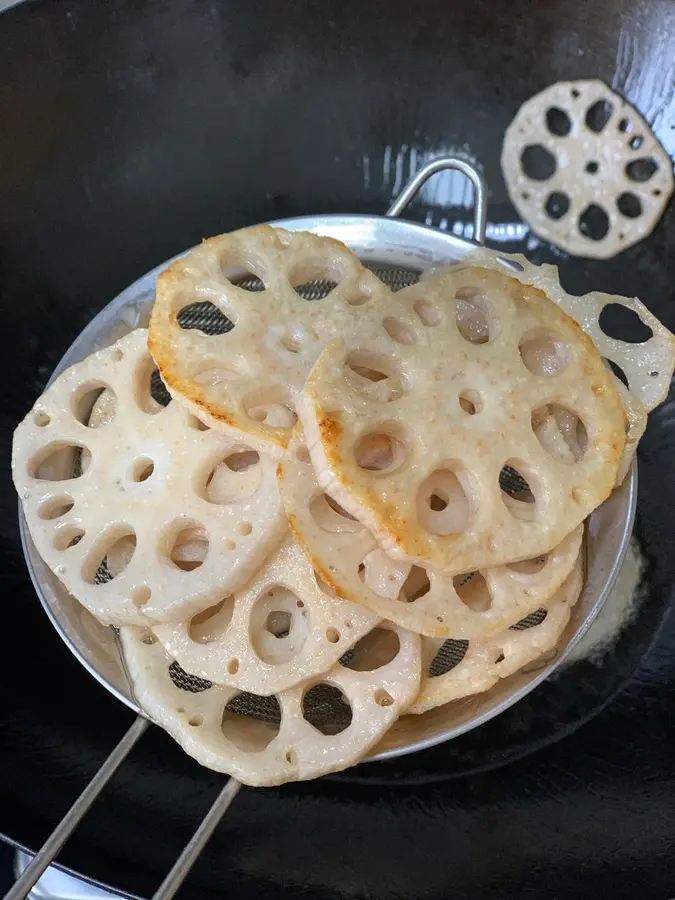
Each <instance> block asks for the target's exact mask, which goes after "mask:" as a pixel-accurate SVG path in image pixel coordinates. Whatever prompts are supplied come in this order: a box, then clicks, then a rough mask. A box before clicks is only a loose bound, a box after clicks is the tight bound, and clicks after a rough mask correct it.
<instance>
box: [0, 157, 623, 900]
mask: <svg viewBox="0 0 675 900" xmlns="http://www.w3.org/2000/svg"><path fill="white" fill-rule="evenodd" d="M445 169H455V170H458V171H460V172H462V173H463V174H464V175H466V176H467V177H468V178H469V179H470V181H471V183H472V185H473V193H474V211H473V220H474V221H473V228H474V231H473V233H474V235H475V238H476V241H478V242H482V241H483V240H484V237H485V223H486V206H485V204H486V197H487V188H486V185H485V181H484V179H483V176H482V175H481V174H480V172H479V171H478V170H477V169H476V168H475V167H474V166H473V165H471V164H470V163H468V162H466V161H465V160H462V159H458V158H455V157H444V158H441V159H437V160H434V161H432V162H431V163H429V164H428V165H427V166H425V167H424V168H423V169H421V170H420V171H419V172H418V173H417V175H416V176H415V177H414V178H413V179H412V180H411V181H410V182H409V184H408V185H406V187H405V188H404V189H403V191H402V192H401V194H400V196H399V197H398V198H397V200H396V202H395V203H394V204H393V205H392V207H391V208H390V209H389V211H388V212H387V214H386V216H382V217H378V216H359V215H329V216H306V217H299V218H295V219H286V220H282V221H279V222H273V223H270V224H273V225H278V226H282V227H284V228H287V229H289V230H296V231H312V232H315V233H318V234H322V235H328V236H330V237H333V238H336V239H338V240H341V241H343V242H344V243H345V244H347V245H348V246H349V247H350V248H351V249H352V250H353V251H354V252H355V253H356V255H357V256H358V257H359V258H360V259H361V260H362V262H363V263H364V264H365V265H367V266H369V267H370V268H371V269H373V271H375V272H376V274H377V275H378V276H379V277H380V278H381V279H382V280H383V281H385V282H386V283H387V284H389V285H391V286H392V287H394V289H399V288H402V287H405V286H406V285H408V284H412V283H414V282H415V281H416V280H417V279H418V278H419V275H420V274H421V273H422V272H423V271H424V270H425V269H428V268H431V267H433V266H439V265H447V264H449V263H453V262H457V261H459V260H461V259H463V258H464V257H465V256H466V255H467V253H469V252H470V251H471V250H472V249H473V248H474V247H475V246H476V244H475V243H472V242H470V241H467V240H464V239H462V238H459V237H457V236H455V235H453V234H448V233H447V232H443V231H439V230H437V229H434V228H429V227H427V226H424V225H418V224H416V223H414V222H408V221H403V220H400V219H398V216H399V215H400V214H401V213H402V212H403V211H404V209H405V208H406V207H407V206H408V204H409V203H410V201H411V200H412V198H413V197H414V196H415V194H416V193H417V191H418V190H419V188H420V187H421V185H422V184H423V183H424V182H425V181H426V180H427V179H428V178H429V177H430V176H432V175H434V174H435V173H437V172H440V171H442V170H445ZM168 262H170V261H167V262H165V263H162V264H161V265H160V266H158V267H157V268H156V269H154V270H153V271H151V272H149V273H147V274H146V275H144V276H143V277H142V278H140V279H139V280H138V281H137V282H136V283H135V284H133V285H132V286H131V287H129V288H127V290H125V291H124V292H123V293H122V294H120V296H119V297H117V298H116V299H115V300H113V301H112V303H110V304H109V305H108V306H107V307H105V309H103V310H102V311H101V312H100V313H99V314H98V315H97V316H96V318H95V319H94V320H93V321H92V322H91V323H90V324H89V325H88V326H87V327H86V328H85V329H84V331H83V332H82V333H81V334H80V335H79V336H78V338H77V339H76V340H75V341H74V343H73V344H72V346H71V347H70V349H69V350H68V352H67V353H66V355H65V356H64V357H63V359H62V360H61V362H60V364H59V366H58V367H57V369H56V371H55V372H54V374H53V376H52V380H53V379H54V378H55V377H56V376H57V375H58V374H60V372H62V371H63V370H64V369H66V368H67V367H69V366H71V365H73V364H74V363H76V362H79V361H80V360H82V359H84V358H85V357H86V356H88V355H89V354H90V353H92V352H94V351H95V350H98V349H100V348H102V347H105V346H108V345H110V344H111V343H113V342H114V341H115V340H117V339H118V338H120V337H122V336H123V335H124V334H126V333H127V332H128V331H130V330H132V329H134V328H139V327H143V326H145V325H147V322H148V319H149V315H150V310H151V307H152V303H153V300H154V290H155V282H156V279H157V276H158V274H159V273H160V272H161V271H162V270H163V269H164V268H165V267H166V265H168ZM503 265H504V268H505V270H506V271H513V269H512V266H511V264H510V263H508V261H506V260H504V261H503ZM243 286H245V287H247V288H248V289H249V290H253V291H254V290H256V289H259V284H258V283H256V281H255V280H253V279H249V280H248V281H246V282H243ZM330 287H331V285H330V284H329V283H327V282H312V283H309V284H307V285H303V287H302V291H303V294H304V296H305V297H307V299H316V298H319V297H321V296H323V295H325V293H327V291H328V289H329V288H330ZM181 317H183V318H184V321H183V323H182V324H184V325H185V326H187V327H192V328H200V329H202V330H205V331H207V332H208V333H216V332H217V331H221V330H228V329H229V327H231V323H230V322H229V321H228V320H227V319H226V317H225V316H223V315H222V313H220V312H219V311H217V310H215V308H213V307H211V306H210V304H203V303H200V304H193V306H192V307H189V308H188V309H185V310H183V312H182V313H181ZM152 387H153V392H154V394H155V397H156V399H158V400H159V401H160V402H168V401H169V399H170V398H169V396H168V393H167V392H166V389H165V388H164V386H163V384H162V382H161V379H160V378H159V376H158V375H156V376H155V377H154V379H153V382H152ZM500 480H501V483H502V487H503V489H504V490H505V491H507V492H509V493H515V494H519V495H521V496H522V495H523V493H527V492H529V487H528V485H527V484H526V483H525V482H523V481H522V479H520V478H518V477H517V476H516V473H515V472H513V471H512V470H508V469H504V470H503V472H502V475H501V479H500ZM636 487H637V485H636V478H635V471H634V470H633V472H632V473H631V475H630V476H629V477H628V478H627V479H626V481H625V482H624V484H623V485H622V486H621V488H619V489H618V490H616V491H615V492H614V493H613V494H612V496H611V497H610V498H609V499H608V500H607V501H606V502H605V503H604V504H603V505H602V506H601V507H600V508H599V509H597V510H596V511H595V512H594V513H593V515H592V516H591V517H590V520H589V523H588V528H587V547H586V550H587V573H586V583H585V587H584V591H583V594H582V596H581V599H580V600H579V602H578V603H577V605H576V607H575V609H574V611H573V615H572V620H571V621H570V624H569V626H568V629H567V630H566V632H565V634H564V635H563V637H562V639H561V641H560V644H559V646H558V649H557V653H556V655H555V657H554V658H552V659H547V660H546V662H544V663H542V664H541V665H539V666H538V667H531V668H528V671H527V672H522V671H521V672H519V673H517V674H516V675H513V676H512V677H511V678H508V679H504V680H503V681H502V682H500V683H498V684H497V685H495V687H493V688H492V689H491V690H489V691H486V692H485V693H484V694H481V695H478V696H476V697H474V698H472V700H471V703H469V704H467V703H459V704H452V703H451V704H447V705H446V706H443V707H438V708H437V709H434V710H431V711H429V712H428V713H426V714H425V715H422V716H403V717H402V718H401V719H399V721H398V722H397V723H396V725H395V726H394V727H393V728H392V729H391V730H390V731H389V733H388V734H387V735H386V736H385V738H384V739H383V741H382V743H381V744H380V745H379V746H378V747H377V748H376V750H375V753H374V754H373V755H372V756H371V757H369V759H370V760H379V759H387V758H391V757H393V756H399V755H403V754H406V753H412V752H414V751H416V750H420V749H423V748H425V747H430V746H433V745H434V744H438V743H440V742H442V741H446V740H448V739H450V738H452V737H455V736H457V735H459V734H462V733H463V732H465V731H468V730H469V729H472V728H475V727H476V726H477V725H480V724H481V723H483V722H485V721H487V720H488V719H490V718H492V717H493V716H495V715H497V714H498V713H499V712H501V711H502V710H504V709H506V708H507V707H508V706H511V705H512V704H513V703H515V702H517V701H518V700H519V699H521V698H522V697H524V696H525V694H527V693H528V692H529V691H531V690H532V689H533V688H534V687H536V685H537V684H539V683H540V682H541V681H542V680H543V679H544V678H546V677H547V676H548V675H549V674H550V673H551V672H552V671H553V669H554V668H555V667H556V666H557V665H558V664H559V663H560V662H561V660H562V659H563V658H564V656H565V655H566V653H567V652H568V651H569V650H570V649H571V648H572V646H573V645H574V644H576V643H577V642H578V641H579V640H580V638H581V637H582V636H583V635H584V633H585V632H586V630H587V629H588V627H589V626H590V624H591V622H592V620H593V619H594V617H595V616H596V614H597V613H598V611H599V610H600V608H601V607H602V605H603V603H604V601H605V599H606V598H607V596H608V594H609V592H610V590H611V587H612V585H613V583H614V580H615V578H616V575H617V574H618V571H619V569H620V567H621V563H622V561H623V557H624V555H625V552H626V549H627V545H628V539H629V537H630V533H631V530H632V524H633V518H634V515H635V498H636ZM20 527H21V536H22V541H23V547H24V553H25V556H26V561H27V564H28V568H29V571H30V574H31V578H32V580H33V584H34V586H35V589H36V591H37V594H38V596H39V598H40V600H41V602H42V604H43V606H44V608H45V611H46V612H47V614H48V615H49V617H50V619H51V620H52V623H53V624H54V626H55V628H56V630H57V631H58V632H59V634H60V635H61V637H62V638H63V640H64V641H65V642H66V644H67V645H68V647H69V648H70V649H71V650H72V652H73V653H74V654H75V655H76V656H77V657H78V659H79V660H80V662H81V663H82V664H83V665H84V666H85V667H86V668H87V669H88V671H89V672H90V673H91V674H92V675H93V676H94V677H95V678H97V679H98V680H99V681H100V682H101V683H102V684H103V685H104V686H105V687H106V688H107V689H108V690H109V691H110V692H111V693H113V694H114V695H115V696H116V697H117V698H118V699H119V700H121V701H122V702H123V703H125V704H126V705H127V706H129V707H130V708H131V709H133V710H134V711H135V712H136V713H137V714H138V715H137V718H136V720H135V722H134V724H133V725H132V726H131V728H130V729H129V731H128V732H127V733H126V734H125V735H124V737H123V738H122V739H121V741H120V742H119V744H118V745H117V747H116V748H115V749H114V750H113V752H112V753H111V755H110V756H109V758H108V759H107V760H106V762H105V763H104V764H103V766H102V767H101V769H100V770H99V771H98V773H97V774H96V775H95V776H94V778H93V779H92V781H91V783H90V784H89V785H88V786H87V788H86V789H85V791H84V792H83V794H82V795H81V796H80V797H79V798H78V800H77V801H76V802H75V804H74V805H73V807H72V808H71V809H70V811H69V812H68V813H67V814H66V816H65V818H64V819H63V820H62V821H61V823H60V824H59V825H58V826H57V827H56V829H55V830H54V832H53V833H52V835H51V836H50V837H49V839H48V840H47V842H46V843H45V845H44V846H43V847H42V849H41V850H40V852H39V853H38V854H37V856H36V857H35V858H34V860H33V862H32V863H31V865H29V866H28V868H26V869H25V870H24V872H23V873H22V875H21V876H20V878H19V880H18V881H17V882H16V884H15V885H14V887H13V888H12V889H11V890H10V891H9V893H8V894H7V895H6V900H20V898H23V897H25V896H26V894H27V893H28V892H29V891H30V889H31V888H32V887H33V885H34V884H35V883H36V881H37V880H38V878H39V877H40V875H41V874H42V872H43V871H44V870H45V868H46V867H47V866H48V865H49V863H50V862H51V861H52V860H53V859H54V857H55V856H56V855H57V853H58V852H59V850H60V849H61V847H62V846H63V844H64V843H65V841H66V840H67V838H68V836H69V835H70V834H71V832H72V831H73V830H74V828H75V827H76V826H77V824H78V823H79V821H80V820H81V818H82V817H83V816H84V814H85V813H86V811H87V810H88V808H89V807H90V806H91V804H92V803H93V801H94V800H95V799H96V797H97V796H98V794H99V793H100V791H101V790H102V789H103V787H104V786H105V784H106V783H107V782H108V780H109V779H110V778H111V776H112V775H113V774H114V772H115V771H116V769H117V768H118V767H119V765H120V764H121V763H122V762H123V760H124V758H125V757H126V755H127V754H128V753H129V752H130V751H131V749H132V748H133V746H134V744H135V743H136V741H137V740H138V739H139V738H140V737H141V735H142V734H143V732H144V731H145V729H146V728H147V727H148V726H149V724H150V723H149V720H148V718H147V717H146V715H145V713H143V711H142V710H141V709H140V708H139V706H138V704H137V702H136V700H135V698H134V694H133V687H132V685H131V684H130V681H129V679H128V677H127V675H126V670H125V667H124V661H123V659H122V655H121V653H120V649H119V647H118V645H117V642H116V635H115V632H114V629H111V628H105V627H103V626H102V625H100V624H99V623H98V622H97V621H96V620H95V619H93V617H92V616H90V615H89V613H87V612H86V610H84V609H83V608H82V607H81V606H80V605H79V604H78V603H77V602H76V601H75V600H74V599H73V598H72V597H71V596H70V595H69V594H68V593H67V592H66V590H65V588H64V587H63V586H62V585H61V583H60V582H59V581H58V579H57V578H56V577H55V576H54V575H53V574H52V573H51V571H50V570H49V569H48V567H47V566H46V565H45V564H44V563H43V561H42V560H41V559H40V557H39V555H38V554H37V552H36V550H35V547H34V546H33V543H32V541H31V539H30V536H29V534H28V531H27V528H26V526H25V522H24V520H23V515H22V514H21V515H20ZM98 577H100V578H101V579H102V580H104V579H105V578H106V577H107V573H106V570H105V566H102V568H101V570H100V571H99V573H98ZM468 577H470V576H468ZM544 615H545V613H544V611H543V610H538V611H536V612H534V613H531V614H530V615H529V616H528V617H527V618H526V619H523V620H522V621H521V622H519V623H518V624H517V625H515V626H513V627H514V628H516V629H523V628H527V627H532V626H534V625H536V624H538V622H540V621H541V620H542V618H543V616H544ZM465 652H466V642H465V641H458V640H449V641H446V642H445V643H444V644H443V645H442V646H441V648H440V649H439V652H438V653H437V655H436V657H435V659H434V660H433V662H432V664H431V668H430V674H431V675H439V674H441V673H442V672H446V671H449V669H450V668H452V666H454V665H457V664H458V662H459V661H460V660H461V657H462V656H463V654H464V653H465ZM345 664H346V665H348V659H347V658H345ZM171 675H172V678H173V679H174V682H175V683H176V684H177V685H179V686H180V687H181V688H183V689H184V690H187V691H190V692H199V691H203V690H208V688H209V687H210V682H208V681H205V680H204V679H199V678H195V677H194V676H192V675H189V674H188V673H186V672H184V671H183V670H182V669H181V668H180V666H178V665H177V664H175V663H174V665H173V666H172V667H171ZM312 690H313V689H312ZM311 693H312V691H311V690H310V691H308V692H307V695H306V698H305V699H306V700H307V705H306V707H305V709H304V711H305V715H306V716H307V718H308V719H310V721H312V723H313V724H315V725H316V727H318V728H320V729H322V730H323V729H326V733H331V732H330V729H331V728H334V729H336V730H339V729H340V726H341V725H343V724H344V722H345V717H346V716H348V715H350V714H351V713H350V711H349V710H348V707H346V706H345V704H344V703H341V701H340V700H339V699H338V698H336V697H335V696H333V695H332V694H331V693H330V692H329V691H325V690H324V691H323V692H322V693H317V694H316V696H314V697H311V698H310V695H311ZM310 700H311V702H310ZM230 712H231V713H236V714H240V715H248V716H251V715H253V716H256V717H258V718H267V720H268V721H274V717H278V716H279V709H278V705H277V701H276V699H275V698H274V697H272V698H260V697H256V696H255V695H252V694H240V695H238V696H237V697H236V698H234V700H233V701H231V705H230ZM238 789H239V783H238V782H237V781H236V780H235V779H233V778H230V779H229V780H228V781H227V782H226V783H225V786H224V787H223V789H222V791H221V793H220V794H219V796H218V798H217V799H216V801H215V803H214V804H213V806H212V807H211V809H210V810H209V812H208V813H207V815H206V817H205V818H204V820H203V822H202V823H201V825H200V826H199V828H198V829H197V831H196V833H195V835H194V837H193V838H192V840H191V841H190V842H189V844H188V845H187V847H186V848H185V850H184V851H183V853H182V854H181V856H180V857H179V859H178V860H177V861H176V863H175V865H174V866H173V868H172V869H171V871H170V872H169V873H168V875H167V876H166V878H165V879H164V881H163V883H162V885H161V886H160V887H159V889H158V891H157V892H156V893H155V895H154V896H155V898H157V900H160V898H161V900H166V898H169V897H173V896H174V894H175V893H176V891H177V890H178V888H179V887H180V885H181V883H182V882H183V879H184V878H185V877H186V875H187V873H188V872H189V870H190V867H191V866H192V864H193V862H194V860H195V859H196V858H197V856H198V854H199V853H200V851H201V849H202V847H203V846H204V845H205V843H206V842H207V841H208V839H209V838H210V836H211V834H212V833H213V830H214V829H215V827H216V825H217V824H218V821H219V820H220V818H221V816H222V815H223V813H224V812H225V810H226V809H227V808H228V806H229V804H230V803H231V802H232V800H233V798H234V796H235V795H236V793H237V790H238Z"/></svg>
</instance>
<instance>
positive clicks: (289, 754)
mask: <svg viewBox="0 0 675 900" xmlns="http://www.w3.org/2000/svg"><path fill="white" fill-rule="evenodd" d="M285 759H286V762H287V763H288V764H289V766H297V764H298V754H297V753H296V752H295V750H287V751H286V756H285Z"/></svg>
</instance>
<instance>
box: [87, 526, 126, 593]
mask: <svg viewBox="0 0 675 900" xmlns="http://www.w3.org/2000/svg"><path fill="white" fill-rule="evenodd" d="M135 552H136V534H135V532H134V530H133V529H132V528H131V527H130V526H120V527H117V528H113V529H111V530H110V531H109V532H108V533H107V534H104V535H103V537H101V538H99V539H98V541H97V542H96V543H95V545H94V546H93V547H92V549H91V550H90V551H89V553H88V554H87V557H86V559H85V561H84V563H83V566H82V578H83V579H84V580H85V581H86V582H87V583H88V584H104V583H107V582H109V581H112V580H113V579H115V578H117V577H118V576H119V575H121V574H122V572H124V570H125V569H126V568H127V566H128V565H129V563H130V562H131V560H132V559H133V556H134V553H135Z"/></svg>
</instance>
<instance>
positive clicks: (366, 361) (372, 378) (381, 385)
mask: <svg viewBox="0 0 675 900" xmlns="http://www.w3.org/2000/svg"><path fill="white" fill-rule="evenodd" d="M344 371H345V378H346V380H347V384H348V386H349V387H350V388H351V389H352V390H354V391H356V392H357V393H359V394H362V395H363V396H364V397H368V399H370V400H376V401H379V402H382V403H389V402H391V401H392V400H398V398H399V397H401V396H402V395H403V393H404V391H405V384H404V382H403V380H402V379H401V378H400V377H399V375H398V372H397V371H396V366H395V365H394V364H393V362H392V361H391V360H390V359H388V358H387V357H385V356H381V355H379V354H376V353H371V352H369V351H367V350H353V351H352V352H351V353H350V354H349V355H348V356H347V359H346V360H345V370H344Z"/></svg>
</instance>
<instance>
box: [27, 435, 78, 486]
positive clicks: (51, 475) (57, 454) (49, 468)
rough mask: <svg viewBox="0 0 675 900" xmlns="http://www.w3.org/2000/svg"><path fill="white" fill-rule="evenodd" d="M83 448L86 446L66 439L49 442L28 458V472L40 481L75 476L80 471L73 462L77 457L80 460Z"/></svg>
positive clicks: (58, 479)
mask: <svg viewBox="0 0 675 900" xmlns="http://www.w3.org/2000/svg"><path fill="white" fill-rule="evenodd" d="M85 450H86V447H82V446H81V445H78V444H71V443H68V442H66V441H59V442H57V443H54V444H49V445H48V446H47V447H45V448H43V449H42V450H41V451H40V452H39V453H37V454H36V455H35V456H34V457H33V458H32V459H31V460H30V462H29V464H28V474H29V475H30V476H31V477H32V478H38V479H40V480H41V481H69V480H70V479H71V478H77V477H78V476H79V474H80V472H78V471H77V469H76V465H75V464H76V461H77V460H78V459H80V460H81V455H82V453H83V452H84V451H85ZM87 452H89V451H87Z"/></svg>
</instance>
